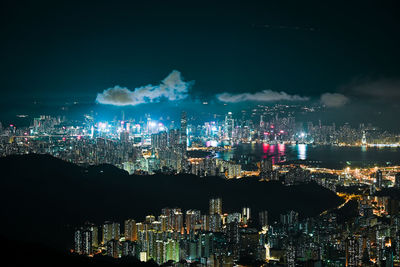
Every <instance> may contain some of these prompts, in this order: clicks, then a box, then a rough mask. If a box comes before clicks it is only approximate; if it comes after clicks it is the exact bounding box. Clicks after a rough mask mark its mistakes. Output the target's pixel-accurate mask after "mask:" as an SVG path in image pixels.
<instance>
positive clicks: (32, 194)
mask: <svg viewBox="0 0 400 267" xmlns="http://www.w3.org/2000/svg"><path fill="white" fill-rule="evenodd" d="M0 171H1V179H0V200H1V203H2V205H1V206H2V214H3V219H2V220H1V223H0V236H4V237H5V238H8V239H11V240H16V241H18V240H23V241H25V242H36V243H40V244H43V245H46V246H49V247H52V248H57V249H60V250H65V249H67V248H70V247H71V245H72V239H73V234H72V233H73V230H74V227H75V226H78V225H80V224H83V223H84V222H85V221H90V222H93V223H96V224H101V223H102V222H104V221H106V220H115V221H119V222H121V224H122V222H123V220H124V219H128V218H133V219H136V220H137V221H142V220H144V217H145V216H146V215H149V214H153V215H156V216H157V215H159V214H160V211H161V209H162V208H163V207H180V208H182V209H183V210H187V209H199V210H201V211H202V213H208V200H209V198H211V197H221V198H222V200H223V211H224V212H234V211H238V212H240V211H241V208H242V207H244V206H248V207H250V208H251V212H252V217H253V218H254V220H255V221H256V220H257V214H258V211H261V210H268V212H269V215H270V220H277V219H278V217H279V214H282V213H284V212H286V211H289V210H295V211H298V212H299V213H300V216H302V217H306V216H316V215H318V214H319V213H321V212H322V211H324V210H326V209H330V208H333V207H336V206H338V205H340V204H341V203H342V202H343V200H342V199H341V198H339V197H338V196H337V195H336V194H334V193H333V192H331V191H329V190H327V189H325V188H323V187H321V186H319V185H317V184H315V183H309V184H301V185H296V186H284V185H282V184H281V183H279V182H259V181H258V180H257V179H252V178H249V179H238V180H225V179H222V178H220V177H205V178H200V177H197V176H194V175H188V174H181V175H173V176H167V175H162V174H157V175H151V176H138V175H129V174H128V173H127V172H125V171H124V170H121V169H118V168H116V167H114V166H111V165H99V166H91V167H88V168H84V167H80V166H77V165H75V164H72V163H69V162H65V161H63V160H60V159H56V158H54V157H52V156H49V155H36V154H31V155H23V156H8V157H4V158H0Z"/></svg>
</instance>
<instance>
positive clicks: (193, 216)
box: [185, 210, 201, 234]
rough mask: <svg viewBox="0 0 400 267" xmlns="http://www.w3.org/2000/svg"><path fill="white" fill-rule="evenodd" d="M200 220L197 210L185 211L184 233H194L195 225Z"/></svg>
mask: <svg viewBox="0 0 400 267" xmlns="http://www.w3.org/2000/svg"><path fill="white" fill-rule="evenodd" d="M200 220H201V214H200V211H199V210H188V211H186V218H185V224H186V233H187V234H189V233H190V232H192V231H194V230H195V228H196V225H197V224H198V223H199V222H200Z"/></svg>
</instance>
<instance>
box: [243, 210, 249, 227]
mask: <svg viewBox="0 0 400 267" xmlns="http://www.w3.org/2000/svg"><path fill="white" fill-rule="evenodd" d="M249 220H250V208H249V207H244V208H243V209H242V221H243V223H244V224H248V222H249Z"/></svg>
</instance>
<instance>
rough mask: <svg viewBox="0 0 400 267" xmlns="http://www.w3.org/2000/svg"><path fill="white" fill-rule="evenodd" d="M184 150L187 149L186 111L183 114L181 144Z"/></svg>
mask: <svg viewBox="0 0 400 267" xmlns="http://www.w3.org/2000/svg"><path fill="white" fill-rule="evenodd" d="M180 143H181V144H182V145H183V148H184V150H186V148H187V115H186V112H185V111H182V113H181V142H180Z"/></svg>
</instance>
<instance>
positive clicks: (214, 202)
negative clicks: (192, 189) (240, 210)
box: [209, 198, 222, 215]
mask: <svg viewBox="0 0 400 267" xmlns="http://www.w3.org/2000/svg"><path fill="white" fill-rule="evenodd" d="M209 204H210V205H209V211H210V215H214V214H219V215H221V214H222V199H221V198H212V199H210V202H209Z"/></svg>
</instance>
